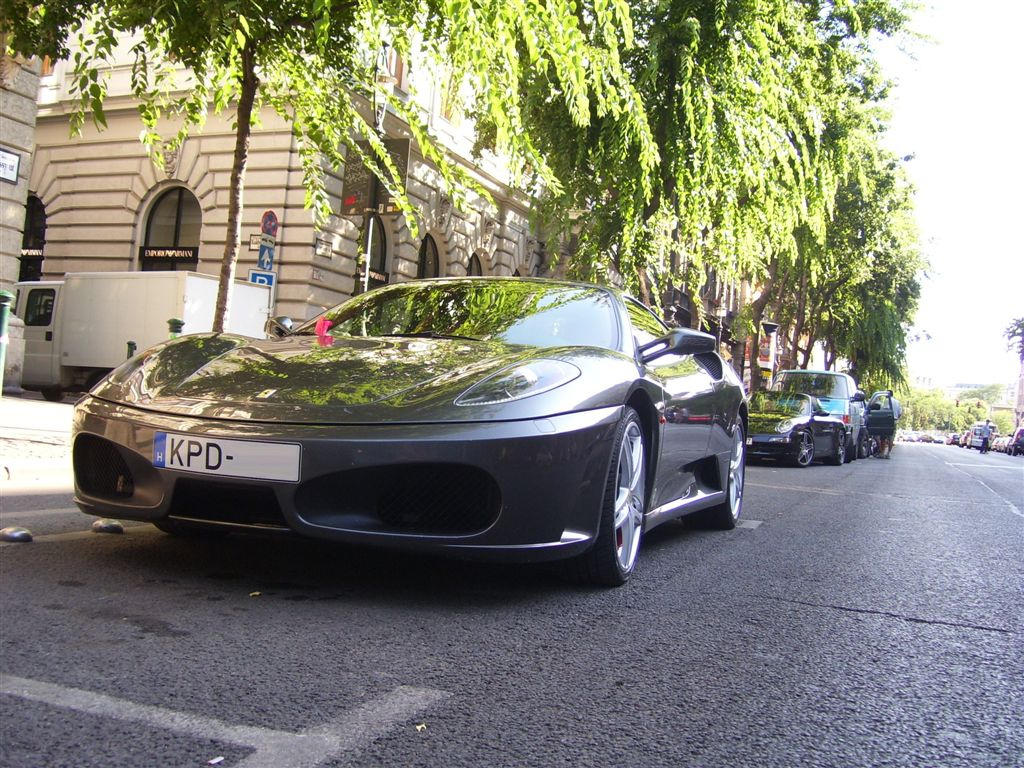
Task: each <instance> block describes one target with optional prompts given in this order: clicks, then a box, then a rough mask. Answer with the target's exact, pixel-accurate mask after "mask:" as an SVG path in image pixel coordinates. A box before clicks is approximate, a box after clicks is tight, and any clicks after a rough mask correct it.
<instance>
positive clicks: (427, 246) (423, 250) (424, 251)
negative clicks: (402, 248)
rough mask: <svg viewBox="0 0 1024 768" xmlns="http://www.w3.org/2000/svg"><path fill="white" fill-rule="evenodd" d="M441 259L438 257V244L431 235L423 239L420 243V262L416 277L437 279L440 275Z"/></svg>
mask: <svg viewBox="0 0 1024 768" xmlns="http://www.w3.org/2000/svg"><path fill="white" fill-rule="evenodd" d="M440 267H441V265H440V259H439V258H438V255H437V243H435V242H434V238H432V237H431V236H430V235H425V236H424V237H423V242H422V243H420V262H419V267H418V268H417V270H416V277H419V278H424V277H437V276H438V274H439V273H440Z"/></svg>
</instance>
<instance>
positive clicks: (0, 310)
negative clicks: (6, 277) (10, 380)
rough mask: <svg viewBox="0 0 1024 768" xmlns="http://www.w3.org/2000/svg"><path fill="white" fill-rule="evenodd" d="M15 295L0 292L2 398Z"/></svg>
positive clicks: (0, 380) (0, 383)
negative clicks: (9, 324)
mask: <svg viewBox="0 0 1024 768" xmlns="http://www.w3.org/2000/svg"><path fill="white" fill-rule="evenodd" d="M13 303H14V294H13V293H11V292H10V291H0V396H2V394H3V389H4V365H5V364H6V362H7V323H8V321H9V319H10V317H11V304H13Z"/></svg>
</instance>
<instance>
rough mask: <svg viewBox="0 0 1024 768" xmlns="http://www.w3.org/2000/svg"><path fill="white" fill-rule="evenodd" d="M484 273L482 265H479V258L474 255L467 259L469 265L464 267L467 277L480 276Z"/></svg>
mask: <svg viewBox="0 0 1024 768" xmlns="http://www.w3.org/2000/svg"><path fill="white" fill-rule="evenodd" d="M483 273H484V268H483V265H481V264H480V257H479V256H477V255H476V254H475V253H474V254H473V255H471V256H470V257H469V264H468V265H467V266H466V274H467V275H482V274H483Z"/></svg>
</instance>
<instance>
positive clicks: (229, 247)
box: [213, 41, 260, 333]
mask: <svg viewBox="0 0 1024 768" xmlns="http://www.w3.org/2000/svg"><path fill="white" fill-rule="evenodd" d="M252 45H253V43H252V41H249V42H247V43H246V46H245V48H244V49H243V51H242V87H241V91H240V93H239V95H238V113H237V114H238V125H237V127H236V129H235V156H234V164H233V165H232V166H231V189H230V192H229V196H228V228H227V238H226V240H225V242H224V258H223V259H222V260H221V265H220V283H219V284H218V286H217V306H216V309H215V310H214V315H213V332H214V333H223V332H224V326H225V324H226V323H227V319H228V314H229V312H230V311H231V288H232V286H233V285H234V280H235V265H236V264H237V262H238V250H239V248H240V246H241V242H242V211H243V208H244V206H243V203H242V198H243V193H244V191H245V167H246V164H247V163H248V162H249V139H250V138H251V136H252V107H253V103H254V102H255V101H256V89H257V88H258V87H259V84H260V81H259V78H258V77H256V62H255V57H254V55H253V48H252Z"/></svg>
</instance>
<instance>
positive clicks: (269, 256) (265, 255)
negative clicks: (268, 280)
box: [256, 243, 274, 270]
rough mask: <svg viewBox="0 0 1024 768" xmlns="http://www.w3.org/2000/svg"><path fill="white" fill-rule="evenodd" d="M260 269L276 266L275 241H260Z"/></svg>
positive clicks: (258, 263)
mask: <svg viewBox="0 0 1024 768" xmlns="http://www.w3.org/2000/svg"><path fill="white" fill-rule="evenodd" d="M256 266H257V267H258V268H259V269H263V270H268V269H273V268H274V245H273V243H271V244H269V245H268V244H267V243H260V255H259V258H258V259H257V261H256Z"/></svg>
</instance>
